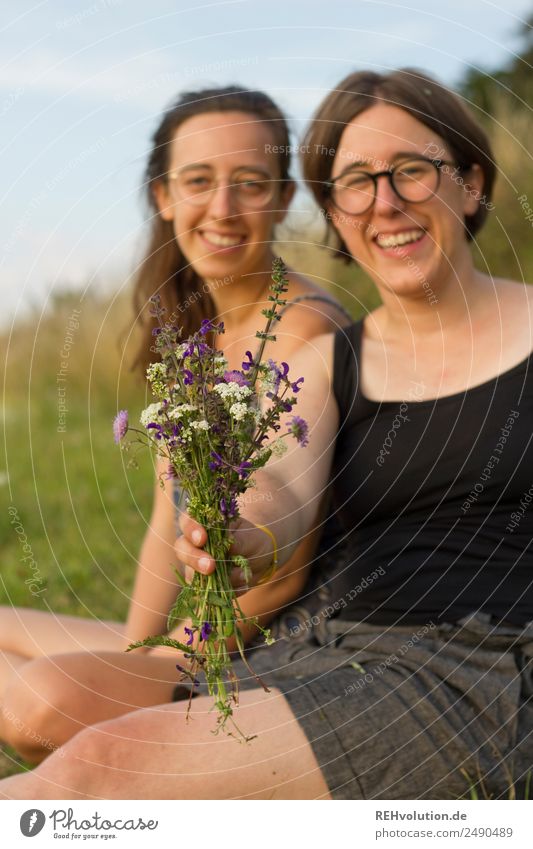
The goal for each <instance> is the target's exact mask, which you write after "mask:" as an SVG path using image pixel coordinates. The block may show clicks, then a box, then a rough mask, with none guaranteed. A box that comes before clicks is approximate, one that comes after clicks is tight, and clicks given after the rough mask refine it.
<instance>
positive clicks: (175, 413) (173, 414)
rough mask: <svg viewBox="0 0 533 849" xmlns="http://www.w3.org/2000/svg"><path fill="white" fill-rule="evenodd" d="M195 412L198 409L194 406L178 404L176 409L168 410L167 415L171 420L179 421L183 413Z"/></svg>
mask: <svg viewBox="0 0 533 849" xmlns="http://www.w3.org/2000/svg"><path fill="white" fill-rule="evenodd" d="M197 410H198V407H195V406H194V404H178V406H177V407H174V408H173V409H172V410H170V412H169V414H168V415H169V418H171V419H180V418H181V417H182V415H183V414H184V413H195V412H197Z"/></svg>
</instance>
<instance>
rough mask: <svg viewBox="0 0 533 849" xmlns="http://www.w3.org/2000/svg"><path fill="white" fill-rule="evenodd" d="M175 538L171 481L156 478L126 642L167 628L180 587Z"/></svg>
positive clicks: (130, 610) (164, 465)
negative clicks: (168, 617) (176, 570)
mask: <svg viewBox="0 0 533 849" xmlns="http://www.w3.org/2000/svg"><path fill="white" fill-rule="evenodd" d="M165 467H166V463H163V462H162V461H161V462H159V463H158V467H157V472H161V471H162V470H163V468H165ZM175 542H176V525H175V507H174V503H173V498H172V481H165V486H164V488H162V487H161V486H160V483H159V478H156V482H155V489H154V503H153V509H152V516H151V519H150V524H149V526H148V529H147V531H146V534H145V537H144V540H143V544H142V547H141V552H140V555H139V565H138V568H137V575H136V577H135V586H134V589H133V595H132V598H131V603H130V609H129V613H128V620H127V623H126V641H127V643H130V642H133V641H135V640H142V639H143V638H144V637H147V636H152V635H154V634H164V633H165V632H166V621H167V616H168V612H169V610H170V608H171V606H172V604H173V603H174V600H175V598H176V593H177V587H178V582H177V579H176V575H175V573H174V569H175V568H176V566H177V565H178V560H177V557H176V552H175V550H174V544H175Z"/></svg>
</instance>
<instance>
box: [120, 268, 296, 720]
mask: <svg viewBox="0 0 533 849" xmlns="http://www.w3.org/2000/svg"><path fill="white" fill-rule="evenodd" d="M287 286H288V283H287V277H286V269H285V266H284V264H283V262H282V260H280V259H277V260H275V261H274V266H273V273H272V284H271V287H270V288H271V294H270V295H269V298H268V300H269V301H270V304H269V307H268V309H265V310H263V315H264V316H265V317H266V326H265V329H264V330H262V331H258V332H257V334H256V336H257V337H258V339H259V340H260V343H259V350H258V352H257V354H256V355H255V356H253V355H252V353H251V352H250V351H246V354H245V358H244V361H243V363H242V368H241V369H240V370H234V371H229V370H228V368H227V362H226V360H225V358H224V356H223V353H222V352H221V351H220V350H217V349H216V348H215V347H214V346H212V345H211V344H209V341H208V339H209V338H210V337H211V338H212V336H213V335H214V334H220V333H223V332H224V327H223V324H222V323H219V324H215V323H213V322H211V321H209V320H207V319H206V320H204V321H203V322H202V325H201V327H200V329H199V330H198V331H197V332H196V333H195V334H193V335H192V336H191V337H189V338H188V339H187V340H185V341H183V340H181V339H180V331H179V329H178V328H177V327H175V326H173V325H170V324H168V323H165V320H164V314H165V310H164V309H163V308H162V307H161V304H160V301H159V298H158V297H157V296H156V297H153V298H152V314H153V315H154V316H155V317H156V319H157V322H158V325H159V326H158V327H157V328H156V329H155V330H154V336H155V351H156V352H157V353H158V354H159V355H160V361H159V362H156V363H153V364H152V365H150V366H149V368H148V372H147V376H148V380H149V382H150V384H151V388H152V392H153V395H154V398H155V401H154V402H153V403H152V404H150V405H149V406H148V407H147V408H146V409H145V410H144V411H143V413H142V414H141V424H142V425H143V426H144V428H145V429H146V433H145V432H143V431H140V430H138V429H136V428H132V427H129V425H128V414H127V412H126V411H125V410H122V411H121V412H119V414H118V415H117V417H116V419H115V422H114V433H115V440H116V441H117V442H122V440H123V438H124V436H125V434H126V432H128V431H130V432H134V433H136V434H138V437H140V441H141V442H147V443H148V444H149V445H150V446H151V447H153V448H155V449H156V451H157V453H158V454H159V455H160V456H162V457H164V458H165V459H166V460H167V462H168V471H167V473H166V474H167V477H169V478H170V477H171V478H175V479H176V483H177V484H178V485H179V486H180V488H182V489H183V490H184V491H185V492H186V495H187V511H188V513H189V514H190V515H191V516H192V517H193V518H194V519H196V520H197V521H198V522H200V523H201V524H202V525H204V527H205V528H206V529H207V536H208V540H207V544H206V549H207V551H208V552H209V553H210V554H211V556H212V557H213V558H214V559H215V561H216V564H217V566H216V569H215V571H214V572H213V573H212V574H210V575H202V574H200V573H195V575H194V578H193V580H192V582H191V583H190V584H188V583H186V582H185V581H184V580H183V578H182V577H181V575H179V574H178V580H179V582H180V585H181V586H180V590H179V592H178V596H177V599H176V602H175V604H174V606H173V607H172V609H171V611H170V614H169V617H168V631H169V632H170V631H171V630H172V629H173V628H174V627H175V626H176V625H177V624H178V622H180V621H182V620H190V627H186V628H185V633H186V634H187V637H188V639H187V642H186V643H181V642H179V641H177V640H174V639H172V638H171V637H170V636H168V635H157V636H153V637H147V638H146V639H144V640H142V641H140V642H137V643H134V644H133V645H131V646H130V649H132V648H138V647H139V646H157V645H165V646H172V647H174V648H176V649H178V650H179V651H181V652H183V653H184V655H185V658H186V659H187V661H188V666H187V668H185V667H184V666H181V665H178V666H177V668H178V670H179V671H180V673H181V676H182V680H185V679H188V680H190V681H191V682H192V684H193V685H195V686H199V681H198V675H199V674H200V673H203V675H204V676H205V680H206V683H207V688H208V692H209V693H210V695H212V696H213V697H214V699H215V707H216V709H217V711H218V725H217V730H218V729H219V728H221V727H222V728H224V727H225V725H226V722H227V720H228V719H229V718H230V717H232V715H233V705H234V704H237V703H238V681H237V678H236V676H235V673H234V672H233V670H232V666H231V659H230V655H229V652H228V650H227V647H226V640H227V639H228V638H229V637H232V636H233V637H234V638H235V640H236V643H237V647H238V650H239V652H240V655H241V657H242V659H243V661H244V662H245V664H246V665H247V667H248V668H249V669H250V667H249V665H248V663H247V660H246V657H245V654H244V643H243V639H242V636H241V632H240V629H239V624H238V623H239V622H241V623H242V622H250V621H253V622H254V624H256V625H257V627H258V628H259V627H260V626H259V625H258V623H257V620H255V619H254V620H250V619H246V617H245V616H244V614H243V612H242V610H241V608H240V606H239V602H238V597H237V595H236V593H235V591H234V589H233V587H232V585H231V580H230V573H231V569H232V568H233V567H235V566H238V567H240V568H241V569H242V570H243V571H244V574H245V575H246V573H247V570H248V569H249V566H248V562H247V561H246V559H245V558H243V557H239V556H233V557H232V556H230V555H229V549H230V547H231V544H232V536H231V523H232V522H233V521H234V520H235V519H236V518H237V517H238V516H239V496H241V495H243V493H245V492H246V490H247V489H248V488H249V487H250V486H252V485H253V474H254V472H255V471H256V470H257V469H260V468H261V467H262V466H264V465H265V464H266V463H267V461H268V460H269V458H270V457H271V456H272V455H273V454H281V453H282V452H283V450H284V449H285V447H286V445H285V442H284V437H286V436H289V435H290V436H293V437H295V438H296V439H297V441H298V442H299V443H300V444H301V445H306V444H307V424H306V423H305V421H304V420H303V419H301V418H300V417H299V416H294V415H293V416H292V417H290V418H288V419H287V418H286V416H287V414H289V413H291V411H292V408H293V406H294V405H295V404H296V400H297V399H296V394H297V393H298V392H299V391H300V385H301V384H302V382H303V378H299V379H298V380H295V381H293V380H292V379H291V378H290V377H289V366H288V365H287V363H284V362H282V363H280V364H279V365H278V364H277V363H276V362H274V361H273V360H271V359H269V360H267V361H266V362H263V353H264V349H265V345H266V342H267V341H269V340H275V338H276V337H275V336H274V335H273V333H272V329H273V326H274V325H275V323H276V322H277V321H279V320H280V317H281V316H280V309H281V308H282V307H283V306H284V305H285V304H286V303H287V302H286V300H284V299H283V295H284V294H285V293H286V291H287ZM282 418H283V419H284V420H283V421H282ZM260 630H261V631H262V632H263V634H264V636H265V639H266V641H267V642H270V641H271V636H270V632H269V631H268V630H265V629H260ZM128 650H129V649H128ZM250 671H251V672H252V674H253V671H252V670H250ZM255 677H256V678H257V676H255ZM258 680H259V681H260V679H258ZM260 683H261V684H262V682H261V681H260ZM263 686H264V685H263ZM265 689H266V688H265ZM191 694H192V690H191ZM189 708H190V700H189ZM232 722H233V725H234V726H235V728H237V726H236V725H235V722H234V720H232ZM237 731H239V729H238V728H237ZM239 733H241V732H239ZM242 736H244V735H242Z"/></svg>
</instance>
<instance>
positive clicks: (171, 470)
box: [165, 463, 178, 480]
mask: <svg viewBox="0 0 533 849" xmlns="http://www.w3.org/2000/svg"><path fill="white" fill-rule="evenodd" d="M177 477H178V473H177V471H176V469H175V468H174V466H173V465H172V463H170V464H169V466H168V469H167V471H166V474H165V478H166V479H167V480H170V479H171V478H177Z"/></svg>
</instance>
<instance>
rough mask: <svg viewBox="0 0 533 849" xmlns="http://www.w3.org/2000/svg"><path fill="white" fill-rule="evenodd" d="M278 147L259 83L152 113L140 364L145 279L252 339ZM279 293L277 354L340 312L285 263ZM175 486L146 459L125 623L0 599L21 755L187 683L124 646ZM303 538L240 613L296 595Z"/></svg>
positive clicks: (263, 292) (263, 610) (145, 335)
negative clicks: (141, 534) (147, 508)
mask: <svg viewBox="0 0 533 849" xmlns="http://www.w3.org/2000/svg"><path fill="white" fill-rule="evenodd" d="M290 151H291V144H290V138H289V132H288V127H287V122H286V120H285V117H284V115H283V114H282V112H281V111H280V109H279V108H278V107H277V106H276V105H275V104H274V103H273V101H272V100H271V99H270V97H268V96H267V95H266V94H264V93H262V92H259V91H250V90H246V89H242V88H238V87H234V86H231V87H227V88H214V89H205V90H201V91H193V92H189V93H185V94H183V95H182V96H181V97H180V98H179V99H178V100H177V101H176V103H174V104H173V105H172V106H171V107H170V108H169V109H168V110H167V111H166V112H165V114H164V115H163V117H162V120H161V122H160V125H159V127H158V128H157V130H156V132H155V134H154V136H153V146H152V150H151V153H150V156H149V159H148V163H147V167H146V173H145V179H144V192H145V199H146V202H147V205H148V209H149V215H150V219H149V226H150V233H149V240H148V245H147V249H146V253H145V256H144V259H143V260H142V262H141V264H140V267H139V271H138V273H137V280H136V287H135V292H134V303H135V310H136V315H137V320H138V321H139V322H140V324H141V329H142V338H141V341H140V344H139V349H138V353H137V357H136V364H137V365H138V366H139V367H140V368H141V369H142V371H143V373H144V371H145V369H146V366H147V364H148V363H149V362H150V360H151V359H153V356H154V355H153V354H152V353H151V348H152V345H153V335H152V331H153V329H154V327H155V324H154V319H153V317H151V316H150V315H149V301H150V297H151V296H152V295H154V294H155V293H157V294H158V295H159V296H160V298H161V301H162V304H163V306H164V307H165V308H166V310H167V315H166V317H167V318H168V319H169V320H171V321H172V320H173V321H174V322H175V323H176V324H178V325H180V326H181V327H182V328H183V334H184V337H186V336H187V335H189V334H190V333H192V332H194V331H195V330H196V329H197V328H198V327H199V325H200V322H201V320H202V319H205V318H215V317H216V318H218V319H219V320H223V321H224V324H225V328H226V332H225V334H224V336H223V337H222V339H220V338H219V339H218V340H217V341H218V343H219V344H222V345H223V347H224V352H225V355H226V357H227V358H228V361H229V368H237V367H239V366H240V363H241V361H242V357H243V355H244V352H245V351H246V350H247V349H250V348H251V349H252V350H253V347H254V345H255V344H256V339H255V333H256V330H257V329H258V328H260V327H261V326H262V324H263V321H264V319H263V317H262V314H261V311H262V310H264V309H265V308H266V306H267V305H268V301H267V296H268V294H269V285H270V282H271V276H270V275H271V267H272V260H273V258H274V254H273V242H274V239H275V228H276V225H277V224H279V223H280V222H281V221H282V220H283V219H284V217H285V215H286V213H287V210H288V207H289V204H290V202H291V199H292V197H293V193H294V188H295V184H294V181H293V180H292V178H291V176H290V172H289V168H290ZM287 298H288V301H289V303H288V305H287V307H286V308H285V311H284V315H283V321H282V322H281V324H280V326H279V329H278V332H277V342H276V344H275V346H273V345H271V343H269V348H272V350H271V355H272V356H274V357H275V358H276V359H277V360H280V359H281V360H284V359H285V360H287V359H290V357H291V355H292V354H293V352H294V351H295V350H296V349H297V348H298V347H299V346H301V345H304V346H305V345H307V344H308V342H309V340H310V339H312V338H313V337H314V336H316V335H317V334H321V333H324V332H325V331H327V330H331V329H333V328H335V327H337V326H339V325H343V324H346V323H347V317H346V315H345V314H344V313H343V311H342V309H341V307H340V306H339V304H338V303H337V302H336V301H335V300H334V299H333V298H332V297H330V296H329V295H327V294H326V293H325V292H324V291H322V290H321V289H320V288H319V287H318V286H316V285H315V284H314V283H312V282H311V281H310V280H308V279H306V278H304V277H301V276H300V275H298V274H296V273H294V272H290V274H289V290H288V293H287ZM268 353H270V352H267V355H268ZM161 483H163V484H164V485H163V486H161ZM175 495H176V493H175V492H174V491H173V487H172V481H169V480H165V478H164V475H163V468H162V467H158V469H157V476H156V482H155V490H154V506H153V512H152V516H151V520H150V523H149V527H148V529H147V532H146V535H145V539H144V542H143V545H142V549H141V553H140V557H139V566H138V570H137V575H136V580H135V588H134V591H133V596H132V599H131V604H130V610H129V615H128V620H127V623H126V625H125V626H124V625H123V624H122V623H117V622H101V621H97V620H94V619H82V618H77V617H70V616H60V615H57V616H56V615H53V614H50V613H46V612H41V611H37V610H29V609H18V608H17V609H11V608H6V607H4V608H2V610H1V611H0V649H1V651H0V664H1V666H0V671H1V678H0V685H1V700H2V705H3V714H2V719H1V722H0V738H1V739H3V740H6V741H8V742H9V743H10V744H11V745H12V746H14V747H15V748H16V749H17V750H18V751H20V752H21V753H22V754H23V755H24V756H25V757H26V758H27V759H28V760H34V761H38V760H41V759H42V758H43V757H45V756H46V755H48V754H49V753H50V751H51V750H53V748H54V747H55V746H58V745H60V744H61V743H63V742H65V740H67V739H68V738H69V737H70V736H72V734H74V733H76V732H77V731H78V730H79V729H80V728H83V727H85V725H88V724H92V723H94V722H97V721H101V720H103V719H107V718H110V717H113V716H117V715H120V714H121V713H124V712H126V711H129V710H133V709H135V708H139V707H143V706H145V705H153V704H158V703H161V702H165V701H169V700H170V699H171V698H173V697H174V698H175V699H179V698H184V697H186V696H188V691H187V689H186V688H185V687H183V686H177V687H176V682H177V678H178V674H177V672H176V667H175V658H174V657H173V654H172V652H168V651H166V650H164V649H158V650H146V651H144V650H142V651H139V652H136V653H133V654H125V652H124V650H125V648H126V647H127V646H128V645H129V644H130V643H131V642H133V641H135V640H140V639H142V638H144V637H146V636H148V635H153V634H160V633H165V631H166V619H167V615H168V611H169V609H170V607H171V606H172V603H173V601H174V600H175V597H176V592H177V588H178V585H177V583H176V578H175V574H174V567H175V566H176V565H177V560H176V555H175V552H174V542H175V538H176V517H175V503H174V502H175ZM315 544H316V537H315V539H314V540H311V539H308V540H307V541H306V542H304V543H303V544H302V546H301V548H300V550H299V553H298V555H297V556H296V557H295V558H294V559H293V560H292V561H291V563H290V564H288V565H287V566H286V567H285V568H284V569H283V570H282V571H281V572H280V573H279V575H277V576H276V578H275V579H274V580H272V581H269V582H268V583H266V584H265V585H264V586H261V587H259V588H257V589H256V590H254V591H253V592H252V593H250V594H248V595H247V596H246V599H243V611H244V612H245V614H246V615H247V616H258V617H259V619H260V622H261V624H266V623H267V622H268V621H269V620H270V619H272V618H273V617H274V616H275V615H276V613H277V612H278V611H279V610H280V609H282V608H283V607H284V606H285V605H286V604H287V603H288V602H289V601H291V600H293V599H294V598H295V597H296V596H297V595H298V593H299V592H300V591H301V589H302V588H303V586H304V584H305V583H306V580H307V577H308V575H309V570H310V564H311V561H312V554H313V551H314V546H315ZM186 624H187V623H184V624H183V625H182V626H181V629H178V633H177V634H176V635H175V636H176V637H177V638H178V639H179V638H180V635H182V634H183V630H182V629H183V626H184V625H186ZM244 636H245V637H246V638H252V637H253V636H254V629H253V628H252V627H251V626H249V627H245V628H244ZM230 642H231V641H230Z"/></svg>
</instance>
